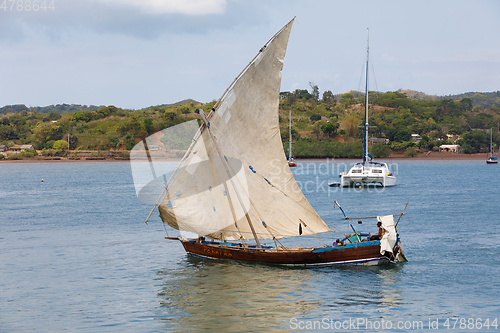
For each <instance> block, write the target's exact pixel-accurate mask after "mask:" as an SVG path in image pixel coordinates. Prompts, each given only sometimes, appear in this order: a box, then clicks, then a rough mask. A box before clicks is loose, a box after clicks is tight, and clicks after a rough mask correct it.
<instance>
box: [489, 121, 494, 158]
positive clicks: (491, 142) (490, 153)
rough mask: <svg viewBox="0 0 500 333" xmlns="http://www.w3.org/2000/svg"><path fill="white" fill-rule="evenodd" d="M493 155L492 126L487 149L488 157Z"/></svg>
mask: <svg viewBox="0 0 500 333" xmlns="http://www.w3.org/2000/svg"><path fill="white" fill-rule="evenodd" d="M490 156H493V128H490V149H488V158H490Z"/></svg>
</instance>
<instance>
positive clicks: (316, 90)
mask: <svg viewBox="0 0 500 333" xmlns="http://www.w3.org/2000/svg"><path fill="white" fill-rule="evenodd" d="M309 86H311V89H312V90H311V95H313V98H314V101H315V102H316V103H318V101H319V88H318V85H317V84H314V83H312V82H309Z"/></svg>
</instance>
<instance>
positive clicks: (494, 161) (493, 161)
mask: <svg viewBox="0 0 500 333" xmlns="http://www.w3.org/2000/svg"><path fill="white" fill-rule="evenodd" d="M486 164H498V159H497V158H496V157H495V156H493V129H490V144H489V146H488V158H487V159H486Z"/></svg>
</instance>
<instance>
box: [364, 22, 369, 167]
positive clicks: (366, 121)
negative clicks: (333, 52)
mask: <svg viewBox="0 0 500 333" xmlns="http://www.w3.org/2000/svg"><path fill="white" fill-rule="evenodd" d="M369 32H370V30H369V29H368V28H367V29H366V86H365V128H364V141H365V142H364V145H363V165H364V166H366V165H367V164H368V58H369V51H370V46H369Z"/></svg>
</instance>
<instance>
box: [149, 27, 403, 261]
mask: <svg viewBox="0 0 500 333" xmlns="http://www.w3.org/2000/svg"><path fill="white" fill-rule="evenodd" d="M292 24H293V20H292V21H290V22H289V23H288V24H287V25H285V26H284V27H283V28H282V29H281V30H280V31H279V32H278V33H277V34H276V35H274V36H273V37H272V38H271V39H270V40H269V41H268V42H267V43H266V44H265V45H264V47H262V48H261V50H260V51H259V53H258V54H257V55H256V56H255V57H254V59H253V60H252V61H251V62H250V63H249V64H248V65H247V67H246V68H245V69H244V70H243V71H242V72H241V73H240V75H239V76H238V77H237V78H236V79H235V80H234V81H233V83H232V84H231V85H230V87H229V88H228V89H227V90H226V92H225V93H224V94H223V96H222V97H221V98H220V99H219V101H217V102H216V104H215V105H214V108H213V109H212V110H211V111H210V112H209V113H208V114H205V113H204V112H203V111H202V110H200V115H201V117H202V119H203V123H202V125H201V127H200V128H199V130H198V132H197V134H196V135H195V137H194V138H193V141H192V143H191V146H190V147H189V149H188V150H187V152H186V154H185V155H184V157H183V158H182V160H181V162H180V163H179V165H178V166H177V169H176V170H175V171H174V173H173V176H172V177H171V179H170V180H169V181H168V183H167V185H166V186H165V190H164V192H166V194H165V196H164V198H163V200H162V202H161V204H160V205H159V209H158V210H159V213H160V217H161V219H162V220H163V222H164V223H165V224H168V225H169V226H171V227H172V228H175V229H177V230H180V231H181V232H182V231H184V232H190V233H194V234H196V235H198V236H199V237H196V238H192V239H189V238H187V237H184V236H181V237H166V238H167V239H175V240H179V241H180V242H181V243H182V245H183V246H184V249H185V250H186V252H187V253H188V254H190V255H194V256H199V257H203V258H212V259H217V258H221V259H232V260H243V261H250V262H261V263H269V264H280V265H302V266H316V265H331V264H349V263H354V264H379V263H388V262H392V263H394V262H397V261H403V260H404V256H403V255H402V248H401V241H400V239H399V236H398V234H397V230H396V225H395V224H394V219H393V216H392V215H389V216H386V217H379V220H380V221H382V223H383V225H384V227H385V228H386V229H387V234H384V237H385V238H383V239H382V240H369V239H368V236H369V235H368V234H363V233H359V232H357V231H355V230H354V229H353V232H352V233H351V234H349V235H345V237H344V239H342V240H339V242H336V243H335V245H334V246H329V245H323V246H317V247H307V248H304V247H293V248H290V247H285V246H283V245H281V243H280V240H281V239H282V238H285V237H301V236H311V235H317V234H320V233H329V232H332V230H331V229H330V228H329V227H328V226H327V224H326V223H325V222H324V221H323V220H322V219H321V217H320V216H319V215H318V214H317V213H316V212H315V210H314V209H313V208H312V206H311V205H310V204H309V202H308V201H307V199H306V198H305V196H304V194H303V193H302V192H301V191H300V189H299V187H298V185H297V183H296V181H295V179H294V177H293V175H292V173H291V171H290V168H289V167H288V161H287V159H286V157H285V154H284V152H283V145H282V143H281V136H280V130H279V115H278V106H279V103H278V102H279V91H280V84H281V70H282V67H283V63H284V58H285V51H286V47H287V43H288V37H289V34H290V30H291V27H292ZM160 197H161V196H160ZM155 207H156V205H155ZM153 210H154V208H153ZM150 215H151V214H150ZM266 239H267V240H272V242H273V243H274V244H275V246H265V245H263V244H261V241H262V240H266Z"/></svg>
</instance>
